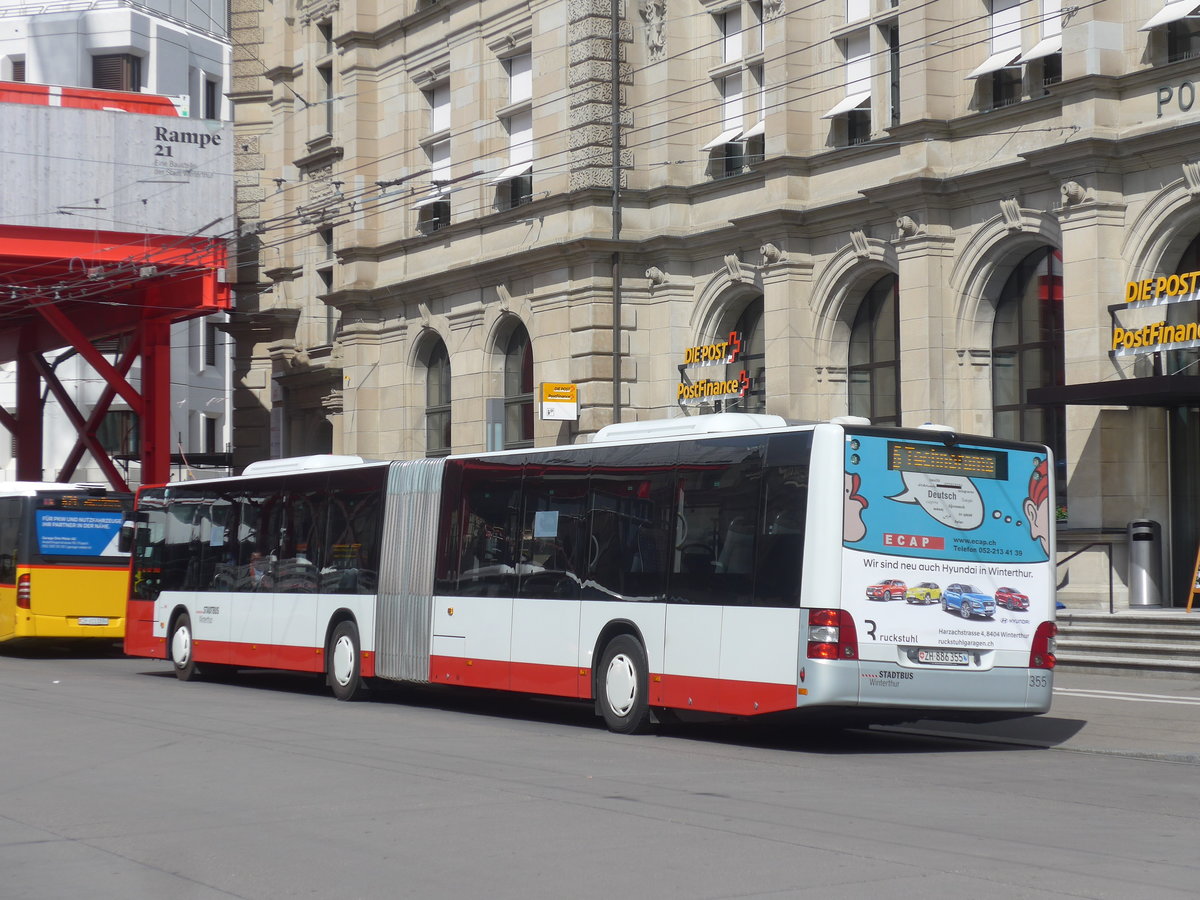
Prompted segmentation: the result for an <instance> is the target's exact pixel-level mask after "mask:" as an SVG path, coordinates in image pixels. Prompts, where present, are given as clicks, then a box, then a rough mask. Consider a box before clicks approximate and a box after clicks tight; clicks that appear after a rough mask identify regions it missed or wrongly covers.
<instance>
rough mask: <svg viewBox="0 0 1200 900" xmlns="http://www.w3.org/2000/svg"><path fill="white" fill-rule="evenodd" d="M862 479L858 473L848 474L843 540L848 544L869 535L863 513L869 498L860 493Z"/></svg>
mask: <svg viewBox="0 0 1200 900" xmlns="http://www.w3.org/2000/svg"><path fill="white" fill-rule="evenodd" d="M861 484H862V478H861V477H860V476H859V475H858V473H857V472H853V473H852V472H847V473H846V494H845V497H846V504H845V511H844V517H843V522H842V539H843V540H844V541H846V542H847V543H854V542H855V541H861V540H862V539H863V538H864V537H866V534H867V526H866V524H865V523H864V522H863V520H862V512H863V510H864V509H866V508H867V498H866V497H863V496H861V495H860V494H859V493H858V488H859V485H861Z"/></svg>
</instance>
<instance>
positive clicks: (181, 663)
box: [167, 613, 200, 681]
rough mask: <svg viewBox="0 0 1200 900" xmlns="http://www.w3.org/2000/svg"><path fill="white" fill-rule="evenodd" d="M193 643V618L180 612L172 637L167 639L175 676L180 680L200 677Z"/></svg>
mask: <svg viewBox="0 0 1200 900" xmlns="http://www.w3.org/2000/svg"><path fill="white" fill-rule="evenodd" d="M192 644H193V641H192V620H191V618H190V617H189V616H188V614H187V613H180V614H179V615H178V616H176V617H175V622H174V624H172V625H171V638H170V640H169V641H167V652H168V653H170V654H171V662H172V663H173V664H174V668H175V677H176V678H178V679H179V680H180V681H194V680H196V679H197V678H199V677H200V667H199V666H198V665H196V656H195V648H194V647H193V646H192Z"/></svg>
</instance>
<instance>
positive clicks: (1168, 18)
mask: <svg viewBox="0 0 1200 900" xmlns="http://www.w3.org/2000/svg"><path fill="white" fill-rule="evenodd" d="M1197 8H1200V3H1197V2H1196V0H1176V2H1174V3H1168V4H1167V5H1166V6H1164V7H1163V8H1162V9H1160V10H1159V11H1158V12H1156V13H1155V14H1154V15H1152V16H1151V17H1150V20H1149V21H1148V22H1146V24H1145V25H1143V26H1142V27H1141V28H1139V29H1138V31H1150V30H1151V29H1153V28H1158V27H1159V26H1160V25H1170V24H1171V23H1172V22H1178V21H1179V20H1180V19H1186V18H1187V17H1188V16H1190V15H1191V14H1192V13H1194V12H1195V11H1196V9H1197Z"/></svg>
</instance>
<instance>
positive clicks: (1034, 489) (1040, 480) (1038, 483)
mask: <svg viewBox="0 0 1200 900" xmlns="http://www.w3.org/2000/svg"><path fill="white" fill-rule="evenodd" d="M1023 509H1024V511H1025V519H1026V521H1027V522H1028V523H1029V536H1030V537H1031V538H1032V539H1033V540H1035V541H1040V542H1041V544H1042V552H1044V553H1049V552H1050V544H1049V541H1050V525H1051V522H1052V519H1051V516H1052V515H1053V513H1052V511H1051V509H1050V479H1049V478H1048V477H1047V472H1046V460H1044V459H1043V460H1040V461H1039V462H1038V464H1037V465H1036V466H1034V469H1033V474H1032V475H1030V476H1029V497H1028V498H1027V499H1026V500H1025V505H1024V507H1023Z"/></svg>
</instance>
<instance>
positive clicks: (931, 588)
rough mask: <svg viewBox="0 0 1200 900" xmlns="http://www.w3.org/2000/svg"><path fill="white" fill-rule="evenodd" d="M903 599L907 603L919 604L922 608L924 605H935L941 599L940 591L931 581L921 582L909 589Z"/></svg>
mask: <svg viewBox="0 0 1200 900" xmlns="http://www.w3.org/2000/svg"><path fill="white" fill-rule="evenodd" d="M904 599H905V601H907V602H908V603H920V604H921V605H922V606H924V605H925V604H926V603H937V602H938V601H939V600H941V599H942V589H941V588H940V587H938V586H937V585H936V584H934V583H933V582H932V581H922V582H921V583H920V584H914V585H913V586H912V587H910V588H909V589H908V591H907V593H905V595H904Z"/></svg>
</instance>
